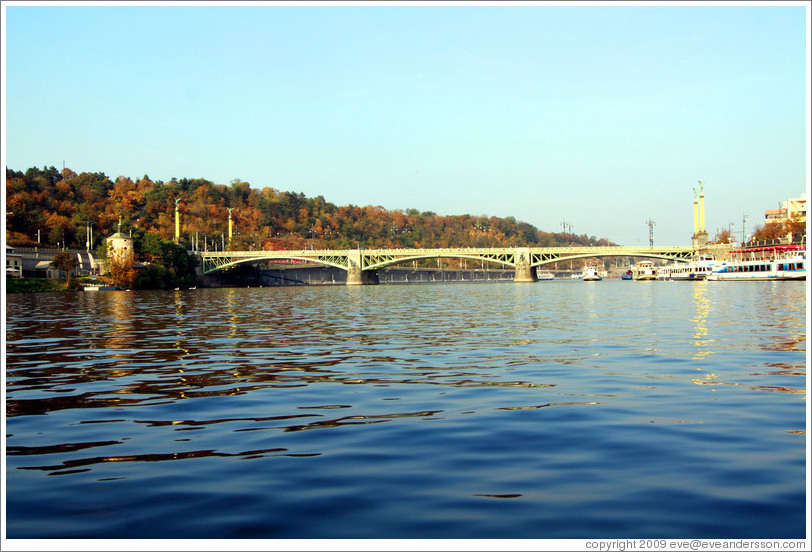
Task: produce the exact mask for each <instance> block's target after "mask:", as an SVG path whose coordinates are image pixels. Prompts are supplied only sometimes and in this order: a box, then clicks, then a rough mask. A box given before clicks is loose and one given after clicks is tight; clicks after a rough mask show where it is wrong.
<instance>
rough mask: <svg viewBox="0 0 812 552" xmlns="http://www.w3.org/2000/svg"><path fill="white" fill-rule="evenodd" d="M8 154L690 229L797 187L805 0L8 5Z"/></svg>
mask: <svg viewBox="0 0 812 552" xmlns="http://www.w3.org/2000/svg"><path fill="white" fill-rule="evenodd" d="M3 9H4V12H5V13H4V14H3V15H4V17H3V23H4V25H5V30H4V39H5V45H4V48H3V52H4V56H5V60H4V64H3V70H4V78H3V83H4V93H5V98H4V102H3V109H4V116H5V121H4V122H5V125H4V127H5V128H4V135H3V148H4V153H3V155H4V163H5V165H6V166H7V167H8V168H10V169H14V170H23V171H24V170H26V169H27V168H29V167H32V166H37V167H42V166H50V165H53V166H56V167H58V168H60V169H61V168H62V164H63V162H64V164H65V165H66V166H67V167H69V168H71V169H73V170H74V171H76V172H83V171H90V172H104V173H105V174H107V175H108V176H109V177H110V178H112V179H115V178H116V177H117V176H119V175H124V176H129V177H131V178H134V179H135V178H140V177H141V176H143V175H145V174H147V175H149V177H150V178H152V179H153V180H164V181H167V180H169V179H171V178H173V177H176V178H184V177H186V178H205V179H208V180H211V181H213V182H215V183H218V184H229V183H230V182H231V181H232V180H234V179H241V180H244V181H247V182H249V183H250V184H251V186H252V187H254V188H257V189H261V188H263V187H265V186H270V187H274V188H277V189H279V190H287V191H293V192H303V193H304V194H305V195H307V196H310V197H315V196H318V195H323V196H324V197H325V199H326V200H327V201H330V202H333V203H335V204H338V205H344V204H355V205H381V206H383V207H385V208H387V209H409V208H415V209H418V210H420V211H434V212H436V213H438V214H442V215H451V214H471V215H482V214H486V215H489V216H500V217H507V216H513V217H515V218H516V219H518V220H522V221H526V222H529V223H531V224H534V225H535V226H537V227H539V228H540V229H542V230H546V231H553V232H557V231H561V223H562V221H565V220H566V221H567V222H568V223H570V224H571V225H572V228H573V230H574V232H575V233H577V234H587V235H594V236H596V237H607V238H609V239H610V240H613V241H615V242H617V243H620V244H623V245H646V244H647V243H648V227H647V226H646V220H647V219H649V218H651V219H653V220H654V221H655V223H656V226H655V227H654V243H655V244H658V245H673V244H679V245H682V244H689V243H690V236H691V233H692V231H693V192H692V187H695V186H697V181H698V180H702V181H703V182H704V183H705V193H706V213H707V214H706V221H707V222H706V226H707V228H708V231H709V233H710V234H711V238H713V236H714V235H715V233H716V229H717V228H724V227H728V226H729V224H730V223H731V222H732V223H734V225H733V231H734V233H735V235H736V236H738V237H740V236H741V230H742V216H743V214H747V216H748V217H749V220H748V221H747V224H746V231H747V232H748V233H749V232H751V231H752V229H753V227H754V226H756V225H757V224H761V223H762V222H763V217H764V210H765V209H770V208H775V207H777V206H778V205H779V203H780V202H781V201H783V200H786V199H787V198H789V197H797V196H798V195H800V194H801V193H802V192H804V191H806V190H807V188H808V186H809V183H808V179H809V168H810V166H809V158H808V157H807V152H808V151H809V144H808V142H807V140H808V133H809V127H808V124H809V113H808V109H807V107H808V99H809V96H808V94H809V92H808V78H809V77H808V74H807V67H808V65H809V59H807V56H808V51H809V37H808V35H807V33H808V19H809V11H808V10H809V3H808V2H789V3H786V4H784V5H781V4H776V3H770V4H769V5H766V4H764V5H736V4H730V3H722V4H719V5H708V4H689V3H672V4H665V3H654V4H650V5H645V4H642V5H641V4H639V3H636V2H635V3H633V4H631V5H616V4H610V5H603V4H599V5H594V4H586V3H574V4H573V5H568V6H561V5H558V6H556V5H550V4H536V5H534V4H532V3H518V4H517V5H513V6H506V5H504V4H500V5H491V6H473V5H468V6H466V5H460V4H457V3H453V4H452V5H448V4H447V5H441V4H424V5H392V4H383V5H377V6H376V5H368V4H367V5H355V6H351V5H329V4H327V5H325V4H321V3H320V4H318V5H310V6H308V5H303V4H293V5H287V6H281V5H276V4H259V3H252V4H249V5H247V6H246V5H243V6H234V5H233V4H232V5H230V6H214V7H211V6H208V7H207V6H200V5H194V4H191V5H187V4H182V5H175V6H167V5H135V6H132V5H131V6H127V5H122V4H111V5H108V6H99V5H96V4H92V5H89V6H76V5H74V6H71V5H57V6H53V5H52V6H47V5H37V4H25V3H14V2H4V3H3Z"/></svg>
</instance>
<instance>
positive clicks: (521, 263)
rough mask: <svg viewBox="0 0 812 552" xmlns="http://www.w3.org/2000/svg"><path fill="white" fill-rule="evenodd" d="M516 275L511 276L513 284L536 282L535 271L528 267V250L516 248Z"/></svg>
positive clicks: (526, 248) (527, 248)
mask: <svg viewBox="0 0 812 552" xmlns="http://www.w3.org/2000/svg"><path fill="white" fill-rule="evenodd" d="M515 258H516V273H515V274H514V275H513V281H514V282H517V283H519V282H537V281H538V277H537V276H536V271H535V269H534V268H533V267H531V266H530V248H529V247H517V248H516V252H515Z"/></svg>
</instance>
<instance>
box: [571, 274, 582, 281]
mask: <svg viewBox="0 0 812 552" xmlns="http://www.w3.org/2000/svg"><path fill="white" fill-rule="evenodd" d="M580 279H581V275H580V274H570V280H580Z"/></svg>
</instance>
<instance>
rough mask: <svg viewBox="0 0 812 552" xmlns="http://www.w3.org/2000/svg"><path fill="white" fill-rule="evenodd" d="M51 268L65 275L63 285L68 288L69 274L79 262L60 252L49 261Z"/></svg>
mask: <svg viewBox="0 0 812 552" xmlns="http://www.w3.org/2000/svg"><path fill="white" fill-rule="evenodd" d="M51 266H52V267H54V268H55V269H57V270H61V271H62V272H64V273H65V284H66V285H67V287H70V276H71V273H72V272H73V271H74V270H76V267H77V266H79V261H78V260H77V259H76V257H75V256H73V255H72V254H71V253H68V252H67V251H60V252H59V253H57V254H56V255H54V258H53V260H51Z"/></svg>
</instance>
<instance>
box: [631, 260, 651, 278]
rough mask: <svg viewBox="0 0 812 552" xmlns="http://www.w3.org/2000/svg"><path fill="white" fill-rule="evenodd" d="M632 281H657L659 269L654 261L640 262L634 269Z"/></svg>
mask: <svg viewBox="0 0 812 552" xmlns="http://www.w3.org/2000/svg"><path fill="white" fill-rule="evenodd" d="M632 279H634V280H656V279H657V268H656V267H655V266H654V263H653V262H652V261H640V262H639V263H637V265H636V266H635V267H634V268H633V269H632Z"/></svg>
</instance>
